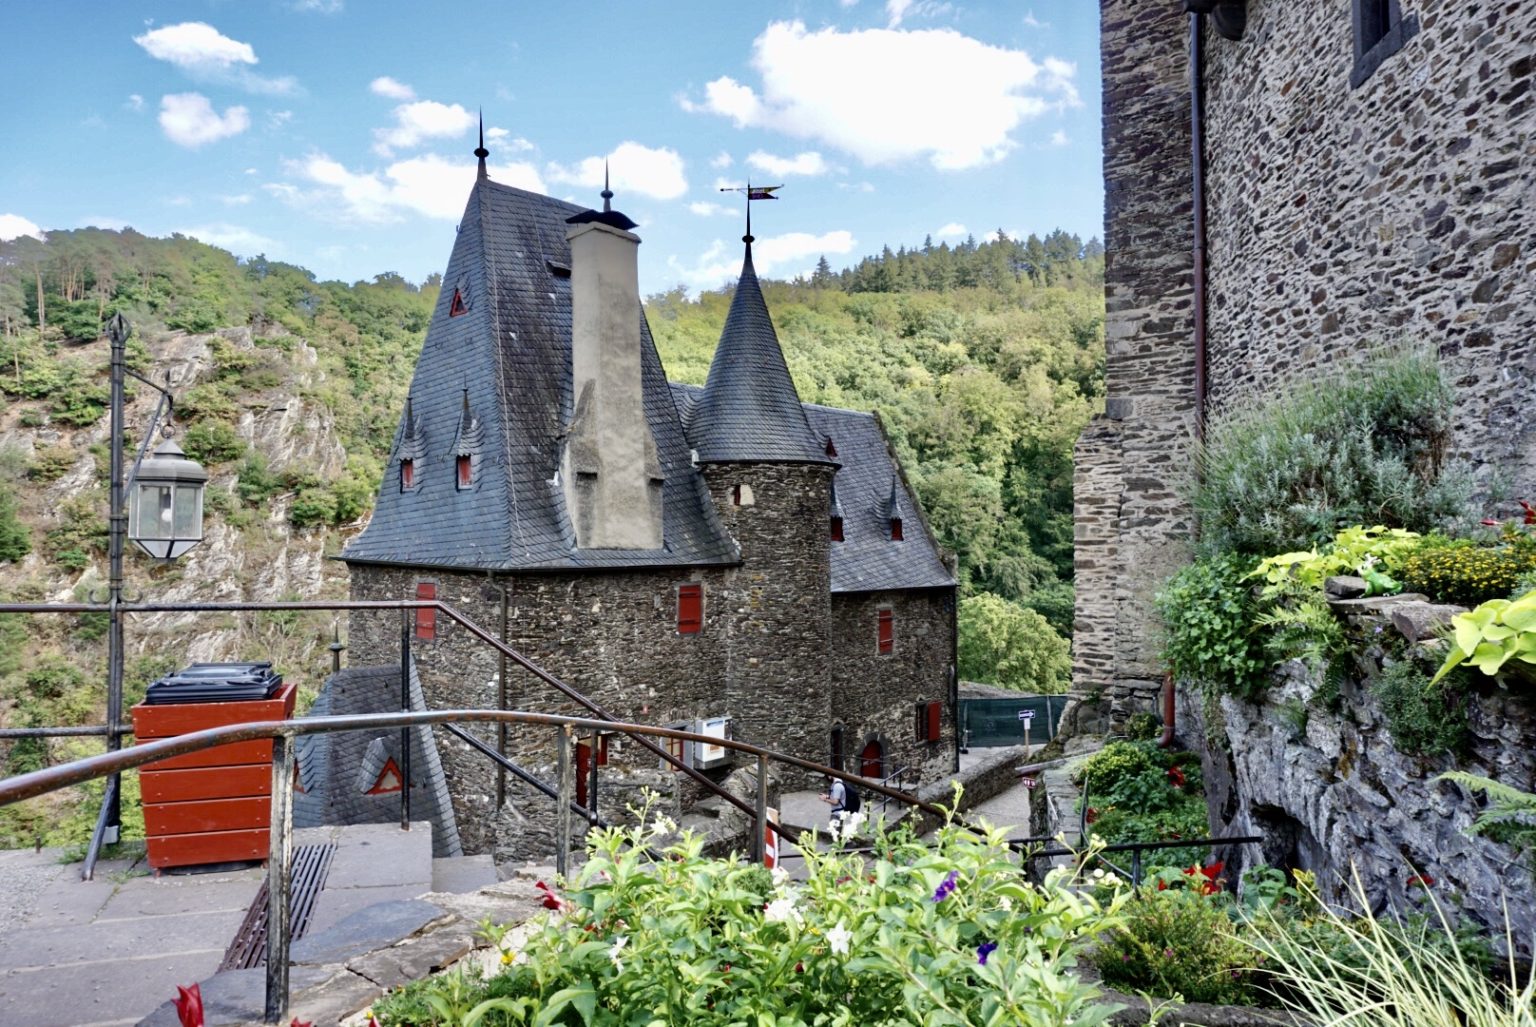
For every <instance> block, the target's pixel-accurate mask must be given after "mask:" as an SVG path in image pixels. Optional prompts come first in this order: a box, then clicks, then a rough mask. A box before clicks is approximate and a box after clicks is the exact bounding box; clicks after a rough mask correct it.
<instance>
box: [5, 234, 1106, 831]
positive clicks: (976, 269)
mask: <svg viewBox="0 0 1536 1027" xmlns="http://www.w3.org/2000/svg"><path fill="white" fill-rule="evenodd" d="M1102 270H1103V256H1102V250H1101V249H1100V248H1099V247H1098V245H1097V243H1096V242H1093V243H1090V244H1088V245H1087V246H1086V247H1085V246H1083V245H1082V244H1081V243H1080V241H1079V240H1078V239H1077V238H1075V237H1072V236H1067V235H1064V234H1062V233H1059V232H1058V233H1053V234H1052V235H1050V236H1048V237H1046V238H1045V239H1044V240H1039V239H1035V238H1033V237H1031V238H1030V239H1028V240H1025V241H1022V242H1021V241H1016V240H1010V239H1007V238H1006V237H1003V236H1001V235H999V236H998V237H997V238H995V239H992V240H989V241H987V242H983V243H976V242H974V241H967V242H965V243H963V244H961V245H959V246H955V247H950V246H948V245H939V246H933V245H931V244H925V245H923V246H922V247H920V248H916V249H901V250H898V251H896V252H892V251H890V250H889V249H887V250H885V251H884V252H883V253H882V254H880V255H879V256H875V257H870V258H867V259H865V260H863V261H861V262H860V263H859V264H858V265H857V266H855V267H852V268H849V269H846V270H844V271H842V272H841V273H835V272H834V271H833V270H832V268H831V267H830V266H829V265H828V264H827V262H826V261H825V260H823V261H822V263H821V265H820V266H819V267H818V269H817V271H816V273H815V274H814V275H813V276H812V277H811V278H810V279H809V280H801V281H795V282H789V283H783V282H773V281H764V282H763V286H764V292H765V294H766V296H767V300H768V305H769V308H770V310H771V312H772V314H773V317H774V320H775V323H776V325H777V327H778V330H779V336H780V339H781V341H782V343H783V345H784V349H785V355H786V357H787V358H788V361H789V366H790V369H791V371H792V372H793V374H794V377H795V381H796V384H797V386H798V387H799V389H800V394H801V396H802V398H804V399H806V400H808V401H813V402H819V403H828V404H836V405H839V406H848V407H853V408H857V409H866V410H879V412H880V414H881V416H882V417H883V419H884V422H885V425H886V430H887V432H888V433H889V434H890V436H891V439H892V442H893V443H894V445H895V446H896V448H897V450H898V452H899V454H900V456H901V458H902V460H903V462H904V464H905V467H906V469H907V473H908V476H909V478H910V479H911V481H912V484H913V485H914V486H915V487H916V489H917V491H918V494H919V495H920V497H921V499H922V502H923V504H924V507H925V509H926V511H927V514H928V518H929V521H930V523H931V524H932V525H933V527H934V529H935V531H936V532H937V534H938V536H939V538H940V541H941V542H942V543H943V544H944V545H945V546H946V547H948V548H950V549H951V550H953V551H954V552H955V553H956V554H957V555H958V557H959V566H960V574H961V579H962V582H963V585H962V595H963V600H964V601H963V602H962V605H961V622H962V641H961V662H962V673H963V674H965V675H966V676H969V677H976V678H981V679H985V680H994V681H999V682H1003V683H1009V684H1013V685H1015V686H1017V687H1028V688H1052V689H1055V688H1061V687H1064V685H1065V681H1066V673H1067V667H1068V662H1067V656H1066V643H1065V641H1064V640H1063V638H1062V637H1061V636H1064V635H1066V634H1067V633H1068V632H1069V631H1070V627H1071V615H1072V614H1071V610H1072V592H1071V571H1072V527H1071V512H1072V503H1071V495H1072V466H1071V456H1072V444H1073V441H1074V439H1075V438H1076V436H1077V433H1078V431H1079V430H1080V429H1081V427H1082V425H1083V424H1084V423H1085V422H1086V420H1087V418H1088V417H1089V415H1090V414H1091V413H1092V412H1093V410H1094V409H1095V407H1096V405H1099V404H1101V403H1102V398H1101V397H1102V394H1103V339H1102V323H1103V299H1102V277H1103V274H1102ZM437 292H438V280H437V276H435V275H434V276H433V277H432V279H431V280H429V281H428V282H427V283H425V284H424V285H421V286H416V285H413V284H411V283H408V282H406V281H405V280H404V279H402V278H401V277H400V276H398V275H394V274H381V275H379V276H377V277H376V278H375V279H374V280H373V281H371V282H359V283H354V284H352V285H346V284H343V283H340V282H319V281H316V279H315V276H314V275H312V274H311V273H309V272H308V271H306V270H304V269H303V268H300V267H296V266H294V265H291V264H283V263H279V262H275V261H268V260H265V259H263V258H256V259H254V260H249V261H238V260H236V259H235V258H234V257H232V256H231V255H230V254H229V253H227V252H225V251H223V250H220V249H217V248H214V247H211V246H207V245H204V244H203V243H200V242H197V241H195V240H192V239H187V238H184V237H180V236H174V237H172V238H169V239H154V238H148V237H146V236H143V235H141V234H139V233H137V232H134V231H132V230H124V231H121V232H117V231H104V230H98V229H82V230H79V231H72V232H53V233H50V234H49V235H48V240H47V242H46V243H44V242H40V241H38V240H36V239H32V238H27V237H23V238H20V239H16V240H12V241H9V242H3V243H0V397H3V406H0V595H3V596H4V597H5V598H7V599H17V600H22V599H25V600H39V599H52V600H70V599H77V598H78V599H83V598H86V597H87V596H89V595H90V594H91V593H92V590H93V589H99V587H100V585H101V584H102V582H103V580H104V577H105V569H106V568H105V563H106V506H107V490H106V468H107V445H106V440H107V417H106V405H107V360H108V348H107V344H106V342H105V341H104V340H102V339H101V338H99V333H100V326H101V324H102V322H103V320H104V319H105V318H106V317H108V316H110V315H111V314H112V313H113V312H115V311H121V312H122V313H123V314H124V315H125V316H127V317H128V319H129V320H130V321H131V322H132V323H133V324H134V326H135V329H136V331H135V334H134V336H133V339H132V340H131V342H130V344H129V350H130V360H131V362H132V363H133V365H134V367H135V368H136V369H137V370H139V371H140V372H141V373H146V374H148V373H153V374H154V375H155V376H156V377H157V379H158V378H159V376H161V375H162V374H163V373H165V372H166V371H169V372H171V373H172V375H173V377H174V382H175V384H174V388H175V390H176V392H177V395H178V403H177V407H176V422H177V433H178V434H177V438H178V441H180V443H181V444H182V446H183V447H184V448H185V449H186V450H187V452H188V453H189V454H191V455H193V456H194V457H195V458H196V459H198V460H199V461H201V462H202V463H203V464H204V465H205V466H206V467H207V468H208V469H209V471H210V472H211V474H212V479H211V481H210V483H209V488H208V492H207V498H206V525H205V531H206V536H207V537H206V540H205V541H204V543H203V544H202V545H201V546H200V547H198V548H197V549H195V550H193V551H192V553H191V554H189V555H188V556H187V557H185V558H183V559H182V560H181V561H179V562H178V563H176V564H174V565H171V566H169V567H164V566H158V565H155V564H153V563H151V562H150V561H148V560H147V559H144V558H143V557H141V556H138V555H134V556H133V557H131V558H130V562H129V579H130V583H131V588H132V591H134V592H143V593H144V594H146V595H152V596H154V597H155V598H158V599H163V600H167V601H173V600H188V601H196V600H206V599H214V598H218V599H244V600H271V599H282V598H299V597H321V596H325V597H333V598H340V597H343V596H344V595H345V593H346V581H345V569H344V568H343V567H342V566H341V565H339V564H337V563H336V562H335V561H333V560H327V559H325V557H326V556H327V555H328V554H334V553H335V552H336V551H337V550H338V549H339V548H340V545H341V542H342V540H343V538H344V536H345V535H346V534H347V533H349V532H352V531H355V530H357V529H358V528H359V527H360V526H361V524H363V523H365V519H366V516H367V514H368V511H369V508H370V506H371V504H372V502H373V498H374V494H375V492H376V490H377V487H378V483H379V479H380V475H381V473H382V469H383V465H384V461H385V460H386V459H387V455H388V447H389V443H390V440H391V437H392V435H393V432H394V428H395V425H396V423H397V422H398V418H399V414H400V409H401V406H402V405H403V403H404V398H405V392H406V389H407V387H408V385H409V380H410V368H411V367H412V366H413V365H414V362H415V358H416V354H417V352H418V350H419V349H420V346H421V341H422V338H423V335H424V333H425V331H426V327H427V322H428V320H429V318H430V316H431V311H432V309H433V306H434V304H435V302H436V299H437ZM730 299H731V296H730V293H729V291H725V292H710V293H704V294H702V295H700V296H699V297H698V298H697V299H689V298H688V297H687V296H686V295H685V294H684V293H683V292H682V291H681V290H676V291H673V292H670V293H666V294H662V295H657V296H653V297H651V298H650V299H649V300H648V302H647V305H646V306H647V314H648V317H649V319H650V323H651V326H652V329H653V332H654V334H655V336H656V339H657V343H658V345H659V347H660V349H661V354H662V359H663V362H664V363H665V365H666V367H667V369H668V372H669V374H670V375H671V377H673V378H674V379H675V380H679V381H687V382H695V383H702V382H703V380H704V378H705V376H706V374H707V372H708V367H709V359H710V356H711V354H712V352H713V349H714V346H715V343H716V341H717V340H718V337H719V333H720V328H721V326H722V324H723V323H724V320H725V314H726V311H727V309H728V308H729V305H730ZM153 401H154V397H153V395H152V393H151V392H150V390H148V389H144V388H142V387H139V388H137V389H135V388H133V387H132V386H130V409H129V416H128V425H129V435H130V438H131V439H134V440H136V439H137V438H138V435H139V433H141V432H142V431H143V430H144V427H145V426H146V425H147V423H148V421H149V414H150V411H151V409H152V407H153ZM334 626H335V621H334V619H333V618H332V617H331V616H330V615H328V614H306V615H290V616H276V615H250V616H238V617H237V616H232V615H226V616H222V617H218V618H207V617H204V618H201V619H187V618H176V617H172V616H170V615H163V616H143V617H139V618H137V619H135V620H133V621H131V622H130V624H129V628H128V647H129V661H128V682H127V688H128V695H129V700H130V702H131V701H134V700H135V699H136V698H137V695H138V694H139V692H140V691H141V690H142V688H143V687H144V685H145V684H147V683H148V681H150V680H152V679H153V678H154V677H155V676H157V675H158V674H160V673H162V672H164V671H165V670H166V669H169V668H170V667H171V666H173V665H175V664H178V663H183V662H186V661H187V660H189V659H234V658H241V659H249V658H257V657H259V658H271V659H274V660H276V662H277V663H278V665H279V667H281V668H282V669H283V670H284V671H285V672H286V673H288V674H289V676H290V677H291V678H293V679H296V680H299V681H300V683H301V687H303V688H304V689H306V690H310V691H312V689H313V688H314V687H315V685H317V684H318V682H319V681H320V680H321V679H322V678H323V675H324V672H325V670H326V668H327V667H328V666H329V661H330V654H329V652H328V651H327V649H326V645H327V643H329V642H330V640H331V636H332V631H333V629H334ZM1052 626H1053V627H1052ZM104 635H105V624H104V623H102V618H101V617H100V616H99V615H97V616H94V617H92V616H87V617H55V618H29V619H25V620H24V619H21V618H18V617H6V618H0V724H3V725H5V726H26V725H39V724H50V723H81V722H96V723H99V722H100V721H101V717H102V706H103V704H104V691H105V688H104V684H103V682H104V680H105V659H106V655H105V649H106V646H105V637H104ZM99 745H100V743H99V742H98V741H70V740H51V741H50V742H49V743H47V744H46V745H45V744H43V743H40V742H38V743H32V742H29V743H18V744H14V745H11V746H9V748H3V749H0V756H3V758H4V766H3V768H0V769H3V770H4V771H5V772H17V771H21V770H27V769H32V768H34V767H36V766H40V765H42V764H44V763H45V762H49V761H58V760H61V759H67V758H71V757H73V756H75V755H80V754H83V753H85V752H88V751H92V750H93V749H95V748H99ZM130 798H132V796H131V795H130ZM67 805H68V804H67V803H56V804H54V808H46V807H41V806H33V807H26V806H23V807H9V808H7V809H6V810H4V811H0V846H3V845H7V844H19V843H26V842H31V841H32V840H34V839H41V838H47V839H48V840H50V841H52V842H68V841H78V840H79V839H80V838H81V837H82V835H83V833H84V832H85V831H86V830H88V824H87V820H88V817H89V815H90V813H91V812H93V811H90V810H89V809H84V810H82V811H81V812H79V813H76V814H74V815H73V816H72V817H70V816H67V815H64V813H63V812H62V811H63V810H64V809H65V807H67Z"/></svg>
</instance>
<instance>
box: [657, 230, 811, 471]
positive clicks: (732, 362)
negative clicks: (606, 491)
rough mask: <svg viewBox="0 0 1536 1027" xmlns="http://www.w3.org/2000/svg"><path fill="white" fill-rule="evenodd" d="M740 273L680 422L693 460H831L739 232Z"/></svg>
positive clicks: (749, 241)
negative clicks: (698, 388)
mask: <svg viewBox="0 0 1536 1027" xmlns="http://www.w3.org/2000/svg"><path fill="white" fill-rule="evenodd" d="M745 242H746V246H747V250H746V255H745V257H743V259H742V264H741V279H740V281H739V282H738V283H737V285H736V295H735V296H734V297H733V298H732V299H731V309H730V313H729V314H727V315H726V318H725V328H724V329H723V330H722V331H721V333H720V345H719V346H717V347H716V348H715V355H714V358H713V359H712V360H711V361H710V364H709V378H708V380H706V381H705V383H704V389H703V391H702V392H700V393H698V394H697V395H696V396H695V397H694V401H693V405H692V407H691V409H690V411H689V412H688V416H687V419H686V421H685V424H686V425H687V429H688V438H689V440H690V441H691V442H692V443H693V447H694V450H695V452H696V453H697V454H698V460H699V462H700V463H808V464H835V463H836V461H835V460H833V459H831V458H830V457H828V456H827V453H826V450H825V448H824V447H823V445H822V442H821V440H820V439H818V438H817V437H816V433H815V432H813V431H812V430H811V426H810V424H809V423H807V421H806V418H805V410H804V409H803V408H802V407H801V404H800V396H799V394H798V393H797V392H796V391H795V383H794V381H793V380H792V379H791V378H790V376H789V368H788V367H787V366H786V365H785V363H784V351H783V350H782V349H780V348H779V337H778V335H777V334H776V333H775V332H774V330H773V321H772V319H770V318H769V316H768V305H767V304H766V303H765V302H764V301H763V291H762V288H761V287H760V286H759V285H758V281H757V271H756V269H755V268H754V267H753V266H752V237H751V236H750V235H749V236H747V237H746V239H745Z"/></svg>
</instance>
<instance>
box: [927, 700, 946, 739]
mask: <svg viewBox="0 0 1536 1027" xmlns="http://www.w3.org/2000/svg"><path fill="white" fill-rule="evenodd" d="M943 709H944V707H943V706H942V705H941V704H939V703H936V702H931V703H929V704H928V739H927V740H928V741H930V742H937V741H938V740H939V737H940V735H941V734H942V732H941V731H940V725H941V718H942V717H943Z"/></svg>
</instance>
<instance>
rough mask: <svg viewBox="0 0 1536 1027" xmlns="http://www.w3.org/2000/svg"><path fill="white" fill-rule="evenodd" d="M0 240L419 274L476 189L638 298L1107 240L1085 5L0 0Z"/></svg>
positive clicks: (1090, 13) (827, 0) (996, 0)
mask: <svg viewBox="0 0 1536 1027" xmlns="http://www.w3.org/2000/svg"><path fill="white" fill-rule="evenodd" d="M0 55H3V62H4V65H5V67H6V70H7V75H6V78H7V81H8V83H10V88H9V89H8V90H7V92H8V94H9V95H8V97H7V102H6V103H5V104H0V139H4V140H6V141H7V142H6V145H5V146H4V148H3V153H0V239H3V238H11V237H14V236H16V235H19V234H23V233H28V234H45V233H46V232H47V231H48V230H51V229H69V228H78V227H83V226H87V225H95V226H98V227H102V228H123V227H126V226H132V227H133V228H135V229H137V230H138V231H140V232H143V233H145V234H147V235H157V236H162V235H168V234H170V233H172V232H180V233H182V234H185V235H189V236H194V237H196V238H198V239H201V240H203V241H204V242H208V243H212V244H213V245H216V246H221V247H223V248H225V249H228V250H230V251H231V252H233V253H235V254H236V255H238V256H242V257H251V256H255V255H256V254H259V253H264V254H265V255H266V256H267V257H269V258H271V259H277V260H284V261H288V262H291V263H294V264H299V265H301V266H303V267H306V268H308V269H309V270H311V271H313V272H315V274H316V275H318V276H319V277H320V278H322V279H331V278H335V279H341V280H343V281H348V282H351V281H357V280H367V279H372V278H373V277H374V276H375V275H377V274H380V273H384V272H395V273H398V274H401V275H404V276H405V277H406V278H408V279H410V280H411V281H415V282H420V281H422V280H423V279H424V278H425V277H426V276H427V275H429V274H431V273H433V272H441V271H442V269H443V268H444V266H445V265H446V264H447V261H448V253H449V250H450V249H451V247H452V244H453V237H454V230H455V225H456V223H457V221H458V219H459V217H460V216H461V215H462V213H463V209H464V203H465V200H466V198H467V196H468V191H469V189H470V186H471V185H472V183H473V179H474V171H475V157H474V155H473V150H474V148H475V145H476V141H477V138H476V131H477V117H480V116H483V118H484V127H485V136H486V139H485V144H486V147H487V149H489V151H490V158H489V161H488V163H489V167H490V175H491V177H492V178H493V179H495V180H496V181H499V182H503V183H506V184H508V185H514V186H518V187H521V188H526V189H533V190H536V191H539V192H543V193H547V194H549V195H552V196H557V197H560V198H562V199H568V200H572V201H575V202H578V203H585V204H589V205H592V206H598V205H600V204H601V202H602V201H601V199H600V198H599V196H598V193H599V191H600V190H601V189H602V176H603V167H604V162H605V161H606V162H607V166H608V168H609V173H610V175H611V179H612V187H613V190H614V193H615V196H614V200H613V205H614V207H615V209H618V210H622V211H624V212H625V213H626V214H628V215H629V216H630V217H631V218H633V219H634V220H635V221H637V222H639V225H640V227H639V228H637V229H636V232H637V234H639V235H640V237H641V239H642V240H643V242H642V245H641V248H640V285H641V290H642V292H643V293H645V294H647V295H648V294H651V293H654V292H660V291H664V290H667V289H670V288H673V287H676V286H683V287H685V288H687V289H688V290H689V291H690V292H691V293H696V292H697V291H698V290H700V289H712V288H717V287H719V286H721V285H723V284H725V283H727V282H728V281H730V280H732V279H733V278H734V277H735V275H736V273H737V272H738V271H739V269H740V263H741V242H740V238H741V235H742V232H743V229H744V225H743V200H742V197H741V196H740V195H739V194H737V193H723V192H721V191H720V189H721V187H734V186H741V185H744V184H745V183H747V182H748V181H750V182H752V183H753V184H754V185H759V184H760V185H780V184H782V185H783V189H782V190H780V192H779V197H780V199H778V200H777V201H776V202H772V203H768V202H759V203H754V204H753V234H754V235H755V236H756V240H757V241H756V243H755V244H754V246H753V256H754V261H755V264H756V267H757V270H758V273H759V274H760V275H762V276H764V277H774V278H793V277H794V276H796V275H799V274H808V273H809V272H810V270H811V269H812V268H813V267H814V266H815V265H816V262H817V259H818V258H819V257H821V256H823V255H825V256H826V258H827V260H828V261H829V262H830V264H831V265H832V267H833V268H834V269H839V268H842V267H845V266H849V265H852V264H855V263H857V262H858V260H859V259H860V258H862V257H864V256H867V255H871V254H878V253H879V252H880V251H881V249H882V247H884V246H890V247H891V248H892V249H893V250H894V249H897V248H899V247H901V246H909V247H911V246H921V245H922V244H923V242H924V240H925V238H931V239H932V241H933V243H934V244H935V245H937V244H938V243H940V242H943V241H948V242H950V243H952V244H953V243H955V242H958V241H961V240H963V239H964V238H966V236H967V235H974V236H975V237H976V238H977V239H978V240H980V239H984V238H987V237H990V236H992V235H993V234H994V233H996V232H997V231H998V230H999V229H1001V230H1003V231H1006V232H1007V233H1008V234H1009V235H1017V236H1023V235H1026V234H1028V233H1030V232H1036V233H1039V234H1042V235H1043V234H1044V233H1046V232H1048V231H1050V230H1052V229H1055V228H1063V229H1065V230H1067V231H1068V232H1073V233H1076V234H1078V235H1079V236H1081V237H1082V238H1083V239H1084V240H1085V241H1086V240H1087V239H1088V238H1089V237H1091V236H1097V235H1101V234H1102V224H1103V192H1102V184H1101V175H1100V135H1099V71H1098V5H1097V4H1093V3H1088V2H1086V0H986V2H974V3H962V2H953V3H948V2H937V0H802V2H786V3H779V2H763V3H757V4H750V5H749V4H744V3H736V2H721V0H668V2H649V3H647V2H642V0H628V2H617V0H615V2H584V0H572V2H566V3H547V2H541V3H527V2H523V0H499V2H484V3H482V2H478V0H459V2H455V3H451V4H445V3H437V2H431V0H427V2H423V0H413V2H410V3H406V2H403V0H185V2H174V0H110V2H109V0H48V2H36V0H0Z"/></svg>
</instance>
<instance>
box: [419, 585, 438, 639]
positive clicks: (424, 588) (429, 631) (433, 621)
mask: <svg viewBox="0 0 1536 1027" xmlns="http://www.w3.org/2000/svg"><path fill="white" fill-rule="evenodd" d="M416 598H417V599H436V598H437V582H435V581H418V582H417V583H416ZM416 637H417V638H421V639H426V640H429V641H430V640H431V639H434V638H436V637H437V610H435V609H433V608H432V607H430V606H425V607H417V609H416Z"/></svg>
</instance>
